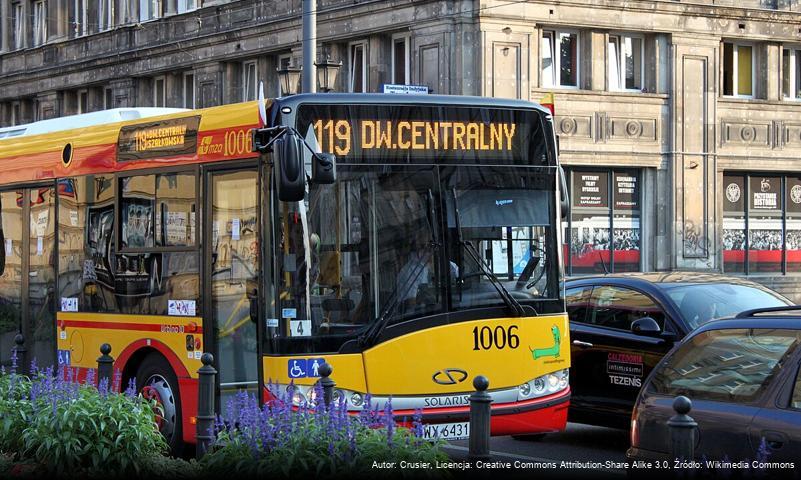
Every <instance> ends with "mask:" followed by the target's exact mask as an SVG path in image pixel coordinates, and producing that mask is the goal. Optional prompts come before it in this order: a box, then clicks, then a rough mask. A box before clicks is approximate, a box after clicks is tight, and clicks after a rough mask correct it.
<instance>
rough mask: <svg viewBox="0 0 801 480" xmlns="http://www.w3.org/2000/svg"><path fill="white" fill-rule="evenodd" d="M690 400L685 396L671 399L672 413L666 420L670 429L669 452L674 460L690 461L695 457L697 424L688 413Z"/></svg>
mask: <svg viewBox="0 0 801 480" xmlns="http://www.w3.org/2000/svg"><path fill="white" fill-rule="evenodd" d="M692 406H693V404H692V402H691V401H690V399H689V398H687V397H685V396H683V395H682V396H678V397H676V399H675V400H673V410H674V411H675V412H676V415H673V416H672V417H670V419H669V420H668V422H667V424H668V428H669V430H670V453H671V455H672V456H673V458H674V459H676V460H682V461H684V460H686V461H692V460H694V459H695V430H696V429H697V428H698V424H697V423H696V422H695V420H693V418H692V417H691V416H689V415H687V414H688V413H690V409H692Z"/></svg>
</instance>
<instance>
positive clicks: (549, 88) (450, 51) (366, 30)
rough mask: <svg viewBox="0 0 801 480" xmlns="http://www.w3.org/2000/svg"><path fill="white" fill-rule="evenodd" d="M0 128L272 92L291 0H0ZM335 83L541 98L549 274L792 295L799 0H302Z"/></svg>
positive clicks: (797, 245) (797, 251)
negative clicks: (552, 216) (681, 276)
mask: <svg viewBox="0 0 801 480" xmlns="http://www.w3.org/2000/svg"><path fill="white" fill-rule="evenodd" d="M0 20H1V23H0V126H7V125H14V124H20V123H27V122H30V121H35V120H39V119H45V118H52V117H55V116H62V115H70V114H75V113H81V112H88V111H94V110H99V109H103V108H114V107H128V106H168V107H187V108H193V107H208V106H213V105H218V104H222V103H231V102H237V101H243V100H252V99H255V98H256V95H257V85H258V84H259V82H260V81H263V82H264V84H265V90H266V92H267V95H268V96H270V95H278V94H279V93H280V92H279V85H278V81H277V74H276V70H277V69H279V68H281V67H285V66H287V65H290V64H294V65H300V64H301V22H302V19H301V1H300V0H261V1H257V0H239V1H222V0H210V1H203V0H0ZM317 20H318V42H319V46H318V52H319V53H320V55H321V56H325V57H330V58H331V59H332V60H334V61H342V63H343V67H342V70H341V72H340V75H339V77H338V80H337V85H335V87H336V88H335V89H336V90H339V91H355V92H361V91H364V92H373V91H380V90H381V86H382V84H385V83H395V84H420V85H427V86H428V87H429V88H430V90H431V91H433V92H435V93H443V94H461V95H486V96H498V97H513V98H523V99H530V100H535V101H536V100H539V99H540V98H542V96H543V95H544V94H547V93H553V94H554V98H555V123H556V130H557V133H558V135H559V137H560V147H561V158H562V162H563V163H564V165H565V166H566V168H567V172H568V176H569V188H570V191H571V192H570V193H571V202H572V209H571V216H570V219H569V220H568V221H567V222H565V225H564V231H565V241H566V245H565V252H566V254H567V255H566V257H567V266H566V268H567V270H568V273H569V274H572V275H580V274H586V273H593V272H600V273H603V272H606V271H610V272H612V271H670V270H698V271H716V272H726V273H732V274H736V275H746V276H748V277H749V278H752V279H755V280H757V281H760V282H762V283H764V284H766V285H769V286H771V287H774V288H776V289H777V290H779V291H782V292H784V293H786V294H787V295H789V296H791V297H793V298H795V299H798V300H801V286H797V284H798V280H799V279H801V277H799V273H801V173H799V172H801V27H799V25H801V2H799V0H706V1H702V0H662V1H659V0H656V1H639V0H625V1H624V0H560V1H545V0H528V1H524V0H519V1H510V0H440V1H431V0H381V1H379V0H360V1H354V0H319V1H318V19H317Z"/></svg>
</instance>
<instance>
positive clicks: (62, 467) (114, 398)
mask: <svg viewBox="0 0 801 480" xmlns="http://www.w3.org/2000/svg"><path fill="white" fill-rule="evenodd" d="M59 377H60V376H59ZM29 383H30V385H29V387H28V388H29V392H30V394H29V396H28V400H27V402H28V404H29V405H30V412H31V414H30V416H29V417H28V418H27V423H26V425H25V427H24V428H23V430H22V431H21V437H20V438H21V445H22V448H21V450H20V451H21V452H22V455H23V456H24V457H26V458H31V459H33V460H36V461H37V462H39V463H41V464H42V465H43V466H45V467H46V468H47V469H48V470H50V471H52V472H70V473H71V474H76V475H77V474H79V473H80V472H86V473H89V474H90V475H94V474H101V473H114V474H117V475H125V474H129V473H135V472H138V471H139V470H140V468H141V465H142V464H143V462H144V460H145V459H146V458H149V457H152V456H155V455H161V454H163V453H164V452H166V450H167V445H166V442H165V441H164V438H163V437H162V436H161V434H160V433H159V431H158V426H157V425H156V422H155V421H154V419H155V415H156V407H155V403H153V402H149V401H145V400H143V399H142V398H141V397H134V396H132V395H126V394H118V393H110V392H108V391H107V389H106V388H104V386H101V389H100V391H98V389H96V388H95V387H94V386H91V385H79V384H77V383H74V382H71V381H65V380H59V379H58V377H57V379H55V380H54V379H53V376H52V375H50V374H48V373H41V374H39V375H37V376H36V377H35V378H34V379H33V380H32V381H29ZM20 401H21V402H22V403H23V404H24V403H25V401H26V400H25V399H22V400H20ZM26 408H27V407H26ZM23 410H24V409H23Z"/></svg>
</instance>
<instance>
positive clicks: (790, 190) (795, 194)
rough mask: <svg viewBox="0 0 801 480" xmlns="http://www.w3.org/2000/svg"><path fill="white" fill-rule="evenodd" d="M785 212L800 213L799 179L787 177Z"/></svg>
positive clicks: (800, 179)
mask: <svg viewBox="0 0 801 480" xmlns="http://www.w3.org/2000/svg"><path fill="white" fill-rule="evenodd" d="M787 212H788V213H790V212H792V213H795V214H798V213H801V177H787Z"/></svg>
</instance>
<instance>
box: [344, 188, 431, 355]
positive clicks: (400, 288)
mask: <svg viewBox="0 0 801 480" xmlns="http://www.w3.org/2000/svg"><path fill="white" fill-rule="evenodd" d="M426 201H427V203H428V215H427V220H428V221H427V222H426V223H428V228H429V231H430V233H431V240H430V241H429V243H428V246H429V249H428V250H426V251H424V252H423V257H418V263H417V265H415V268H414V270H413V272H412V274H411V275H409V279H408V280H406V282H405V283H404V284H402V285H396V286H395V288H394V289H393V290H392V293H391V294H390V296H389V300H388V301H387V304H386V305H384V308H383V309H382V310H381V314H380V315H379V316H378V319H377V320H376V322H375V323H373V324H372V325H371V326H370V328H368V329H367V331H366V332H364V334H363V335H362V336H361V337H359V344H361V345H362V346H370V345H373V344H374V343H375V341H376V340H378V337H379V336H380V335H381V332H383V331H384V329H385V328H386V327H387V325H389V320H390V319H391V318H392V316H393V315H394V314H395V310H396V309H397V308H398V305H400V304H401V303H402V302H401V300H400V299H401V298H404V299H405V298H406V296H407V295H408V293H409V291H410V290H411V289H412V287H414V286H415V285H417V279H418V278H420V275H421V274H422V273H423V272H424V271H425V269H426V266H427V265H428V261H429V260H430V259H431V256H432V255H433V252H434V249H435V248H437V247H438V246H439V244H438V242H437V236H436V233H435V231H436V230H435V228H434V196H433V194H432V193H431V190H430V189H429V190H428V197H427V198H426Z"/></svg>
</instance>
